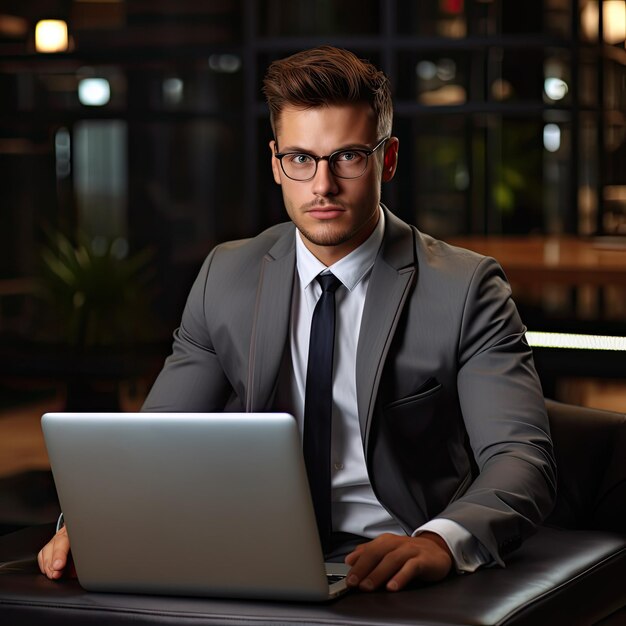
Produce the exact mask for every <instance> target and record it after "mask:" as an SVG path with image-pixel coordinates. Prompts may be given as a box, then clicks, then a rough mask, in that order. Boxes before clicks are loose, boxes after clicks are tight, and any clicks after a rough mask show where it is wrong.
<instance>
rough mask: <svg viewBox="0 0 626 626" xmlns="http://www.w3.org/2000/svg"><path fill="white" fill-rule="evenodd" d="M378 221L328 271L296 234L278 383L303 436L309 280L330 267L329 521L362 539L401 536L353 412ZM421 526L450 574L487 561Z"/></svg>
mask: <svg viewBox="0 0 626 626" xmlns="http://www.w3.org/2000/svg"><path fill="white" fill-rule="evenodd" d="M384 219H385V218H384V214H383V212H382V211H380V219H379V221H378V224H377V226H376V228H375V230H374V232H373V233H372V235H371V236H370V237H369V238H368V239H367V240H366V241H365V242H364V243H363V244H361V245H360V246H359V247H358V248H357V249H356V250H354V251H352V252H351V253H350V254H348V255H347V256H345V257H343V258H342V259H340V260H339V261H337V262H336V263H334V264H333V265H331V266H330V267H328V268H327V267H326V266H325V265H324V264H323V263H321V262H320V261H319V260H318V259H317V258H316V257H315V256H313V254H312V253H311V252H310V251H309V250H308V249H307V248H306V246H305V245H304V243H303V242H302V237H301V235H300V232H299V231H297V233H296V265H297V272H296V273H295V277H294V281H295V284H294V290H293V299H292V305H291V323H290V336H289V343H290V349H291V359H286V360H285V362H284V364H283V370H282V371H281V376H280V380H279V387H278V403H279V405H280V406H284V407H290V410H291V412H292V413H293V415H294V417H295V418H296V420H297V422H298V426H299V428H300V433H301V434H302V433H303V432H304V428H303V422H304V399H305V389H306V370H307V360H308V354H309V335H310V332H311V320H312V317H313V310H314V309H315V305H316V304H317V300H318V299H319V297H320V295H321V293H322V290H321V287H320V285H319V283H318V282H317V280H315V278H316V276H318V274H321V273H323V272H327V271H331V272H332V273H333V274H334V275H335V276H336V277H337V278H338V279H339V280H340V281H341V283H342V285H341V286H340V287H339V288H338V289H337V291H336V292H335V301H336V322H335V324H336V330H335V351H334V365H333V413H332V442H331V463H332V468H331V487H332V507H331V510H332V524H333V530H334V531H342V532H347V533H353V534H355V535H361V536H363V537H369V538H374V537H377V536H378V535H380V534H382V533H384V532H390V533H395V534H398V535H404V534H405V532H404V530H403V529H402V528H401V527H400V525H399V524H398V523H397V522H396V521H395V520H394V519H393V517H392V516H391V515H390V514H389V513H388V512H387V510H386V509H385V508H384V507H383V506H382V505H381V503H380V502H379V501H378V499H377V498H376V496H375V494H374V491H373V489H372V485H371V483H370V480H369V476H368V473H367V466H366V463H365V454H364V451H363V443H362V439H361V431H360V426H359V416H358V410H357V381H356V351H357V344H358V340H359V330H360V327H361V317H362V315H363V308H364V305H365V296H366V294H367V287H368V284H369V278H370V274H371V270H372V267H373V265H374V261H375V259H376V255H377V254H378V249H379V248H380V245H381V243H382V240H383V234H384V231H385V222H384ZM289 361H291V362H290V363H289ZM426 530H428V531H431V532H435V533H437V534H438V535H440V536H441V537H442V538H443V539H444V541H445V542H446V543H447V545H448V547H449V548H450V550H451V552H452V554H453V556H454V558H455V560H456V567H457V571H464V572H470V571H474V570H475V569H476V568H478V567H479V566H480V565H483V564H485V563H487V562H489V561H490V560H491V559H490V555H489V554H488V553H487V552H486V551H485V550H484V548H482V546H481V544H480V543H479V542H478V540H477V539H475V538H474V537H473V535H471V534H470V533H469V532H468V531H467V530H465V528H463V527H462V526H460V525H459V524H457V523H456V522H453V521H451V520H447V519H434V520H431V521H430V522H428V523H426V524H424V525H423V526H421V527H420V528H418V529H417V530H416V531H415V532H414V533H413V536H415V535H418V534H420V533H422V532H424V531H426Z"/></svg>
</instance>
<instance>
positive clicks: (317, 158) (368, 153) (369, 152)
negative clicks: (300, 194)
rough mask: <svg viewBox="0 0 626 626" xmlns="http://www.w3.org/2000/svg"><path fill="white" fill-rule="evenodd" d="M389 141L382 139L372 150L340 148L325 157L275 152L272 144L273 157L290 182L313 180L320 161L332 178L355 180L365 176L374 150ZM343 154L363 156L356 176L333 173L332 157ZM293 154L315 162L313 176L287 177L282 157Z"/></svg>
mask: <svg viewBox="0 0 626 626" xmlns="http://www.w3.org/2000/svg"><path fill="white" fill-rule="evenodd" d="M389 139H391V137H383V138H382V139H381V140H380V141H379V142H378V143H377V144H376V145H375V146H374V147H373V148H367V149H366V148H340V149H339V150H335V151H334V152H331V153H330V154H328V155H325V156H315V155H313V154H309V153H308V152H298V151H293V152H276V146H277V145H278V144H277V143H276V142H275V143H274V156H275V157H276V158H277V159H278V160H279V161H280V169H282V170H283V174H284V175H285V176H286V177H287V178H289V179H290V180H295V181H296V182H298V183H306V182H307V181H309V180H313V179H314V178H315V175H316V174H317V166H318V164H319V162H320V161H328V167H329V168H330V171H331V172H332V174H333V176H336V177H337V178H343V179H344V180H355V179H357V178H360V177H361V176H363V174H365V172H366V171H367V166H368V164H369V158H370V156H371V155H372V154H374V152H376V150H378V149H379V148H380V147H381V146H382V145H384V143H385V142H386V141H388V140H389ZM343 152H358V153H360V154H363V155H364V156H365V165H364V166H363V171H362V172H361V173H360V174H359V175H358V176H341V175H340V174H337V173H335V168H334V165H333V163H334V161H333V157H335V156H336V155H338V154H342V153H343ZM294 154H304V155H306V156H308V157H311V158H312V159H313V160H314V161H315V169H314V170H313V174H311V176H309V177H308V178H293V177H292V176H289V174H287V172H286V171H285V166H284V165H283V157H286V156H290V155H294Z"/></svg>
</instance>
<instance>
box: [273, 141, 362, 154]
mask: <svg viewBox="0 0 626 626" xmlns="http://www.w3.org/2000/svg"><path fill="white" fill-rule="evenodd" d="M344 150H370V147H369V146H368V145H367V144H364V143H350V144H346V145H345V146H339V148H335V149H334V150H333V151H332V152H330V153H329V154H332V153H333V152H342V151H344ZM279 152H298V153H302V154H311V155H315V156H318V155H316V154H315V152H314V151H313V150H307V149H306V148H301V147H300V146H285V147H284V148H281V149H280V150H279Z"/></svg>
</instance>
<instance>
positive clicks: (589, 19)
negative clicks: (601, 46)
mask: <svg viewBox="0 0 626 626" xmlns="http://www.w3.org/2000/svg"><path fill="white" fill-rule="evenodd" d="M581 22H582V27H583V31H584V32H585V34H586V35H587V37H588V38H589V39H597V37H598V22H599V16H598V2H597V1H595V0H591V1H590V2H588V3H587V4H586V5H585V8H584V9H583V11H582V15H581ZM602 28H603V30H604V41H606V42H607V43H610V44H615V43H620V42H622V41H624V40H625V39H626V1H625V0H604V2H603V3H602Z"/></svg>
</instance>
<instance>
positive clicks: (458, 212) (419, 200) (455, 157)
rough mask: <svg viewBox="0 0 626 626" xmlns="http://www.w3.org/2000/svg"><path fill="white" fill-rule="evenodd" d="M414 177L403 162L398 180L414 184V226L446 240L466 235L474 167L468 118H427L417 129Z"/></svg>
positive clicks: (415, 131)
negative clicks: (471, 169) (470, 158)
mask: <svg viewBox="0 0 626 626" xmlns="http://www.w3.org/2000/svg"><path fill="white" fill-rule="evenodd" d="M413 129H414V130H413V132H414V141H413V146H414V151H415V153H414V155H412V156H413V162H412V163H411V164H410V165H411V173H409V172H407V170H406V169H405V166H403V165H402V163H401V162H400V164H399V167H400V169H399V171H398V176H399V177H400V178H402V177H407V176H408V177H409V178H410V179H411V180H412V181H413V197H414V198H415V200H414V202H413V205H414V206H415V207H417V209H416V213H415V216H414V217H413V220H414V222H415V223H416V224H417V225H418V227H419V228H421V229H423V230H424V231H425V232H427V233H429V234H432V235H434V236H437V237H445V236H449V235H454V234H458V233H463V232H465V231H466V211H467V194H468V192H469V187H470V166H469V163H468V153H467V133H468V129H467V128H466V118H465V117H464V116H460V115H455V116H446V117H441V116H436V117H433V116H424V117H422V118H419V119H417V120H416V121H415V122H414V125H413Z"/></svg>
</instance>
